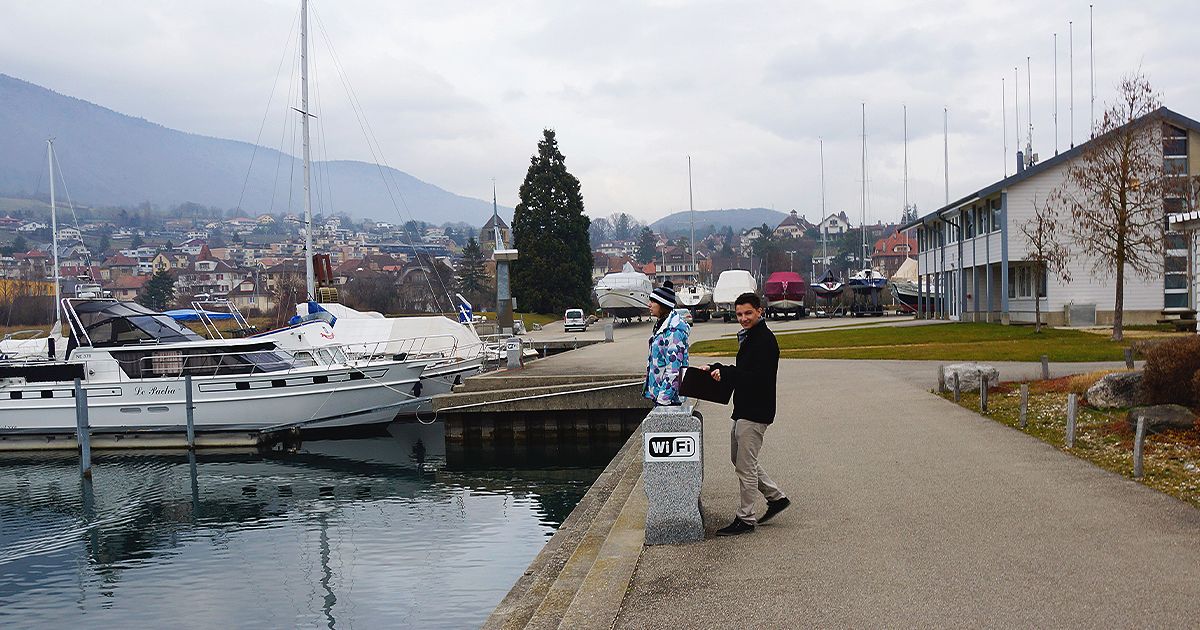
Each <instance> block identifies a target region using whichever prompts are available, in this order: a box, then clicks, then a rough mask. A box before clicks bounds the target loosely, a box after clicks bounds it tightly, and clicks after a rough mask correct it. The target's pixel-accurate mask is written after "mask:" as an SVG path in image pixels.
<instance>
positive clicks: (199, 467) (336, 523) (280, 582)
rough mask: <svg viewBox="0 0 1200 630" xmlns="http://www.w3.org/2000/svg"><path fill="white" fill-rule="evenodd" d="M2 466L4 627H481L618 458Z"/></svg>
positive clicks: (329, 444) (138, 459) (394, 431)
mask: <svg viewBox="0 0 1200 630" xmlns="http://www.w3.org/2000/svg"><path fill="white" fill-rule="evenodd" d="M388 432H389V434H386V435H381V436H376V437H361V438H356V439H342V440H318V441H308V442H305V443H304V444H303V445H302V446H301V447H300V449H299V451H298V452H295V453H267V454H260V453H257V452H253V451H250V452H227V453H209V452H205V451H201V452H200V454H199V455H198V456H193V457H191V458H189V456H188V455H187V454H182V453H155V454H146V453H137V452H125V453H119V454H117V453H114V454H104V453H103V452H98V453H97V454H96V457H95V461H94V468H93V480H92V482H90V484H89V483H87V482H82V481H81V480H80V479H79V469H78V460H77V457H76V456H75V455H74V454H68V453H63V454H37V455H0V627H12V628H15V627H21V628H29V627H56V628H61V627H86V628H89V629H91V628H129V627H157V626H162V625H164V624H170V625H171V626H173V627H179V628H218V627H227V628H232V627H328V628H353V627H362V628H383V627H388V628H395V627H413V628H466V627H476V626H478V625H479V624H480V623H482V622H483V620H484V619H486V618H487V615H488V614H489V613H490V612H491V610H492V608H493V607H495V605H496V604H497V603H498V602H499V601H500V600H501V599H502V598H503V597H504V595H505V593H507V592H508V589H509V588H510V587H511V586H512V584H513V583H514V582H515V581H516V580H517V578H518V577H520V576H521V574H522V572H523V571H524V569H525V567H526V566H527V565H528V564H529V562H530V561H531V560H532V559H533V558H534V556H535V555H537V553H538V551H539V550H540V549H541V547H542V545H543V544H544V543H545V541H546V539H547V538H548V537H549V536H550V535H552V534H553V532H554V530H555V529H556V528H557V527H558V525H559V524H561V523H562V521H563V519H565V518H566V516H567V515H568V514H569V513H570V512H571V510H572V509H573V508H574V506H575V504H576V503H577V502H578V501H579V499H580V498H582V497H583V494H584V493H585V492H586V491H587V488H588V487H589V485H590V484H591V483H592V481H594V480H595V478H596V477H597V476H598V475H599V473H600V471H601V470H602V469H603V467H604V466H605V465H606V464H607V462H608V460H609V459H611V457H612V455H613V454H614V453H615V452H616V450H617V449H618V448H619V446H620V444H619V443H618V442H613V443H609V444H600V445H597V444H591V445H587V446H572V445H565V444H564V445H562V446H549V447H540V448H537V449H536V450H521V449H514V448H508V449H502V450H494V449H493V450H478V449H477V450H464V449H462V448H461V447H457V448H456V447H453V446H452V447H451V448H450V449H449V450H447V447H446V446H447V445H446V444H445V441H444V438H443V433H442V428H441V426H440V425H431V426H424V425H419V424H412V425H391V426H390V427H389V428H388Z"/></svg>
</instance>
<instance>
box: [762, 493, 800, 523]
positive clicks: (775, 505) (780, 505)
mask: <svg viewBox="0 0 1200 630" xmlns="http://www.w3.org/2000/svg"><path fill="white" fill-rule="evenodd" d="M791 504H792V502H791V501H790V500H789V499H788V498H787V497H783V498H782V499H779V500H778V501H767V511H766V513H764V514H763V515H762V516H760V517H759V519H758V522H759V523H766V522H767V521H769V520H771V519H772V518H775V515H776V514H778V513H780V512H782V511H784V510H786V509H787V507H788V506H789V505H791Z"/></svg>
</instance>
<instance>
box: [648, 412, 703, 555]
mask: <svg viewBox="0 0 1200 630" xmlns="http://www.w3.org/2000/svg"><path fill="white" fill-rule="evenodd" d="M701 425H702V423H701V421H700V419H699V418H697V417H696V416H694V415H692V406H691V405H680V406H677V407H655V408H654V409H652V410H651V411H650V414H649V415H647V416H646V419H645V420H643V421H642V432H643V435H642V459H643V460H644V464H643V468H642V481H643V483H644V485H645V490H646V498H647V500H648V505H647V508H646V544H647V545H665V544H680V543H687V542H695V541H699V540H704V521H703V518H702V517H701V514H700V509H701V506H700V489H701V486H702V485H703V481H704V457H703V452H704V448H703V443H702V441H701V437H700V435H701Z"/></svg>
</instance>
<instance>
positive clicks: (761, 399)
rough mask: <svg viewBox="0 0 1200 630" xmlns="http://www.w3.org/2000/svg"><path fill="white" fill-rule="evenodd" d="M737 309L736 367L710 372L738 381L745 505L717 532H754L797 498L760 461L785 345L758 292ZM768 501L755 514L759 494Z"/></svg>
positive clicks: (737, 455) (735, 438)
mask: <svg viewBox="0 0 1200 630" xmlns="http://www.w3.org/2000/svg"><path fill="white" fill-rule="evenodd" d="M734 313H735V314H736V315H737V320H738V324H741V326H742V329H741V330H739V331H738V353H737V363H736V364H735V365H721V364H720V363H713V364H711V365H707V366H705V367H704V368H702V369H705V370H708V371H709V372H710V373H711V374H712V377H713V380H716V381H721V380H725V381H731V382H732V384H733V430H732V432H731V433H730V446H731V449H730V455H731V458H732V459H733V466H734V470H736V471H737V476H738V482H739V483H740V484H741V492H740V505H739V507H738V511H737V516H736V517H735V518H734V519H733V522H732V523H730V524H729V525H727V526H726V527H723V528H721V529H719V530H717V535H718V536H737V535H739V534H746V533H749V532H752V531H754V526H755V525H756V523H765V522H767V521H769V520H770V519H772V518H774V517H775V515H776V514H779V513H780V512H782V511H783V510H784V509H786V508H787V506H789V505H791V501H789V500H788V498H787V496H786V495H784V494H783V491H782V490H780V489H779V487H778V486H776V485H775V482H774V481H771V478H770V477H768V476H767V473H766V471H765V470H763V469H762V467H761V466H759V464H758V451H759V449H761V448H762V443H763V436H764V435H765V434H766V432H767V427H768V426H770V425H771V423H772V422H774V421H775V380H776V376H777V375H778V373H779V344H778V343H777V342H776V341H775V335H774V333H772V332H771V330H770V329H768V328H767V323H766V322H765V321H764V320H763V307H762V300H761V299H760V298H759V297H758V295H757V294H755V293H743V294H741V295H739V296H738V297H737V300H736V301H735V302H734ZM760 493H761V494H762V495H763V497H765V498H766V500H767V511H766V512H765V513H764V514H763V515H762V517H761V518H757V519H756V518H755V515H754V501H755V499H756V498H757V495H758V494H760Z"/></svg>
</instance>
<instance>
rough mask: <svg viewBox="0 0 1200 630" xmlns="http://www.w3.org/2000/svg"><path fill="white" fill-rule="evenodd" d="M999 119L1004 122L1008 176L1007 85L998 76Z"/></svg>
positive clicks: (1006, 174)
mask: <svg viewBox="0 0 1200 630" xmlns="http://www.w3.org/2000/svg"><path fill="white" fill-rule="evenodd" d="M1000 119H1001V120H1002V121H1003V124H1004V132H1003V135H1004V177H1005V178H1007V177H1008V86H1006V85H1004V77H1000Z"/></svg>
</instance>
